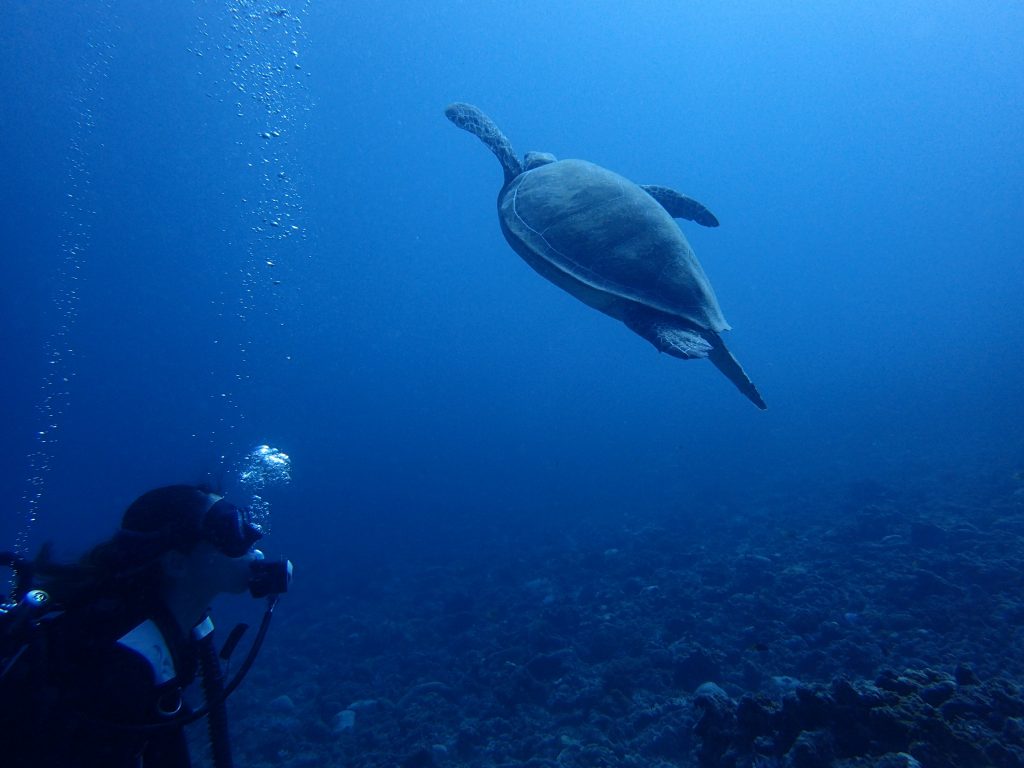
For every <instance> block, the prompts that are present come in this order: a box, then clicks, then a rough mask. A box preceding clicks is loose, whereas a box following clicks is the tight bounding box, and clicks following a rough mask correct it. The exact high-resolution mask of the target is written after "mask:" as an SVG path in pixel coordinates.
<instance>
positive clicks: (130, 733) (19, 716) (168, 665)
mask: <svg viewBox="0 0 1024 768" xmlns="http://www.w3.org/2000/svg"><path fill="white" fill-rule="evenodd" d="M133 603H134V601H127V600H119V599H110V598H100V599H96V600H93V601H91V602H89V603H88V604H86V605H84V606H77V607H75V608H74V609H72V610H68V611H67V612H65V613H63V614H60V615H58V616H56V617H55V618H53V619H48V620H46V621H44V622H43V628H42V629H41V630H40V631H38V632H36V633H35V637H34V639H33V642H32V643H31V645H30V646H29V647H28V648H27V649H26V651H25V653H23V654H22V656H21V657H20V658H19V659H18V661H17V662H16V663H15V665H14V666H13V667H12V668H11V670H10V672H9V673H8V674H7V676H6V677H5V678H4V679H3V680H2V681H0V766H3V767H4V768H23V767H24V768H29V767H30V766H31V768H51V767H52V768H140V767H141V768H188V766H189V765H190V764H191V763H190V760H189V754H188V746H187V744H186V741H185V734H184V729H183V728H182V727H181V726H175V725H172V726H171V727H167V728H162V729H159V730H156V731H143V730H140V729H138V728H136V729H132V728H131V726H148V725H153V724H158V723H167V722H168V721H171V722H173V714H172V713H174V712H177V713H178V714H179V715H180V714H181V713H184V712H187V711H188V708H187V706H186V705H185V704H184V702H183V700H182V691H183V690H184V688H185V687H186V686H188V684H189V683H191V682H192V681H193V679H194V678H195V673H196V656H195V646H194V644H193V643H192V642H191V640H190V639H189V638H188V636H187V635H186V634H185V633H184V632H183V631H182V630H181V628H180V627H179V626H178V624H177V622H176V621H175V620H174V619H173V617H172V616H171V614H170V613H169V612H168V610H167V609H166V607H165V606H164V605H163V604H162V603H159V602H154V601H150V603H151V604H150V605H149V606H148V610H141V609H139V608H138V607H137V606H135V605H133Z"/></svg>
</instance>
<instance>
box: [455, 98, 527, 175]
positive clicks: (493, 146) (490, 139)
mask: <svg viewBox="0 0 1024 768" xmlns="http://www.w3.org/2000/svg"><path fill="white" fill-rule="evenodd" d="M444 115H445V117H447V118H448V119H449V120H451V121H452V122H453V123H455V125H457V126H458V127H459V128H461V129H462V130H464V131H469V132H470V133H472V134H473V135H474V136H476V137H477V138H478V139H480V141H482V142H483V143H484V144H486V145H487V146H488V148H490V150H491V152H493V153H494V155H495V157H497V158H498V162H499V163H501V168H502V170H503V171H505V183H506V184H507V183H508V182H510V181H512V179H514V178H515V177H516V176H518V175H519V174H521V173H522V172H523V166H522V163H520V162H519V158H517V157H516V153H515V151H514V150H513V149H512V144H511V142H509V140H508V139H507V138H505V134H504V133H502V132H501V129H500V128H499V127H498V126H497V125H496V124H495V122H494V121H493V120H491V118H489V117H488V116H487V115H485V114H484V113H483V112H481V111H480V110H479V109H477V108H476V107H474V106H473V105H472V104H466V103H465V102H461V101H458V102H455V103H454V104H449V105H448V106H447V108H445V110H444Z"/></svg>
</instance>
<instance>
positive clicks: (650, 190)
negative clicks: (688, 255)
mask: <svg viewBox="0 0 1024 768" xmlns="http://www.w3.org/2000/svg"><path fill="white" fill-rule="evenodd" d="M640 189H642V190H643V191H644V192H646V193H647V194H648V195H650V196H651V197H653V198H654V199H655V200H657V201H658V202H659V203H661V207H662V208H664V209H665V210H666V211H668V212H669V213H670V214H671V215H672V218H674V219H688V220H689V221H695V222H697V223H698V224H701V225H702V226H705V227H717V226H718V219H717V218H715V214H713V213H712V212H711V211H709V210H708V209H707V208H706V207H705V206H704V205H702V204H700V203H698V202H697V201H696V200H694V199H693V198H692V197H687V196H686V195H683V194H680V193H679V192H676V191H675V190H674V189H669V188H668V187H660V186H658V185H657V184H641V185H640Z"/></svg>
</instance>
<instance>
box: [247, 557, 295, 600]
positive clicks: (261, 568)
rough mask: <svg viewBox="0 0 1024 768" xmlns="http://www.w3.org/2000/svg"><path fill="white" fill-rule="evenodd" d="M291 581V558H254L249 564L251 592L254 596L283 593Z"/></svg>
mask: <svg viewBox="0 0 1024 768" xmlns="http://www.w3.org/2000/svg"><path fill="white" fill-rule="evenodd" d="M291 581H292V561H291V560H270V561H268V560H253V561H252V562H251V563H250V564H249V594H250V595H252V596H253V597H266V596H267V595H280V594H283V593H285V592H287V591H288V585H289V584H290V583H291Z"/></svg>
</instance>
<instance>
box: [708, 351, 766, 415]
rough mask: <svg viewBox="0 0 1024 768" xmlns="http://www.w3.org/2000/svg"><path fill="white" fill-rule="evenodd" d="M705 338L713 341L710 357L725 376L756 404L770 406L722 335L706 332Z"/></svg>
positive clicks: (762, 407)
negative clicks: (726, 344)
mask: <svg viewBox="0 0 1024 768" xmlns="http://www.w3.org/2000/svg"><path fill="white" fill-rule="evenodd" d="M704 338H706V339H707V340H708V341H710V342H711V350H710V351H709V352H708V359H709V360H710V361H711V362H712V363H714V364H715V367H716V368H717V369H718V370H720V371H721V372H722V373H724V374H725V378H727V379H728V380H729V381H731V382H732V383H733V384H735V385H736V388H737V389H738V390H739V391H740V392H742V393H743V394H744V395H746V396H747V399H749V400H750V402H752V403H753V404H754V405H756V406H757V407H758V408H760V409H761V410H762V411H763V410H765V409H766V408H767V407H768V406H767V405H766V404H765V402H764V399H763V398H762V397H761V393H760V392H758V391H757V387H755V386H754V382H752V381H751V380H750V377H749V376H747V372H746V371H744V370H743V366H741V365H740V364H739V361H738V360H737V359H736V358H735V357H733V356H732V352H730V351H729V350H728V349H727V348H726V346H725V342H724V341H722V337H721V336H719V335H718V334H717V333H706V334H704Z"/></svg>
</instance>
